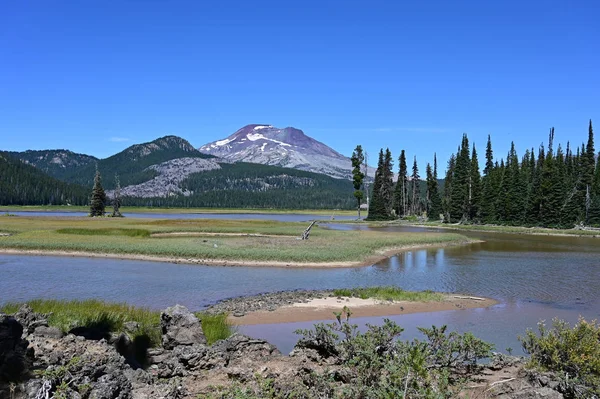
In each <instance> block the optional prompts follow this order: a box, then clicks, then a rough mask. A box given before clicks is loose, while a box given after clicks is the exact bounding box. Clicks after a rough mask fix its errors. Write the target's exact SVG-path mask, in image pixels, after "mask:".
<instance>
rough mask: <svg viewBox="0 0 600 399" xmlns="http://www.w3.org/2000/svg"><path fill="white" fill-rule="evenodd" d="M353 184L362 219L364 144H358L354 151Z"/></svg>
mask: <svg viewBox="0 0 600 399" xmlns="http://www.w3.org/2000/svg"><path fill="white" fill-rule="evenodd" d="M350 159H351V160H352V184H353V185H354V198H356V202H357V209H358V218H359V219H360V204H361V201H362V199H363V192H362V190H361V188H362V185H363V180H364V178H365V174H364V173H363V172H362V169H361V168H362V164H363V162H364V160H365V155H364V153H363V149H362V146H360V145H357V146H356V149H355V150H354V151H353V152H352V158H350Z"/></svg>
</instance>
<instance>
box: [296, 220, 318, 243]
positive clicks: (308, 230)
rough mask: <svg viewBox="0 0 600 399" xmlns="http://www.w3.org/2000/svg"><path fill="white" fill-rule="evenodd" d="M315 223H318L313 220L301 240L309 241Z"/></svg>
mask: <svg viewBox="0 0 600 399" xmlns="http://www.w3.org/2000/svg"><path fill="white" fill-rule="evenodd" d="M315 223H317V221H316V220H313V221H312V223H311V224H310V226H308V227H307V228H306V230H304V233H302V236H300V238H301V239H303V240H308V236H309V235H310V229H312V227H313V226H314V224H315Z"/></svg>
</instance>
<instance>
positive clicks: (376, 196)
mask: <svg viewBox="0 0 600 399" xmlns="http://www.w3.org/2000/svg"><path fill="white" fill-rule="evenodd" d="M384 168H385V159H384V155H383V148H382V149H381V150H380V151H379V161H378V162H377V170H376V171H375V180H374V182H373V195H372V196H371V202H370V203H369V215H368V216H367V220H388V219H389V218H390V215H388V214H387V211H386V206H385V203H384V200H383V197H382V194H381V190H382V186H383V175H384Z"/></svg>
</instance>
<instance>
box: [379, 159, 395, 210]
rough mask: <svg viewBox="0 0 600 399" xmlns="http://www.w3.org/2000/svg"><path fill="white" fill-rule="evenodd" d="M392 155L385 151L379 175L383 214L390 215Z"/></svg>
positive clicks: (392, 190)
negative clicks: (383, 207)
mask: <svg viewBox="0 0 600 399" xmlns="http://www.w3.org/2000/svg"><path fill="white" fill-rule="evenodd" d="M392 168H393V164H392V153H391V152H390V149H389V148H386V149H385V155H384V159H383V171H382V175H381V179H382V180H381V198H382V199H383V204H384V206H385V213H386V214H387V215H388V216H391V215H392V207H393V194H394V172H393V170H392Z"/></svg>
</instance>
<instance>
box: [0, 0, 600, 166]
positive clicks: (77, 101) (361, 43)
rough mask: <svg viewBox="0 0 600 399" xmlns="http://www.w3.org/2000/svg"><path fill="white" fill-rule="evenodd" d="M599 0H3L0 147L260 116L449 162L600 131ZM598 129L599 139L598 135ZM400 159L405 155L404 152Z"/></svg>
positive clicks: (90, 148) (93, 140)
mask: <svg viewBox="0 0 600 399" xmlns="http://www.w3.org/2000/svg"><path fill="white" fill-rule="evenodd" d="M598 16H600V2H598V1H594V0H589V1H586V0H581V1H571V2H566V1H553V0H545V1H537V0H535V1H523V0H521V1H512V0H506V1H481V0H477V1H461V0H453V1H448V0H438V1H410V2H409V1H369V2H367V1H353V0H344V1H324V0H321V1H312V0H305V1H260V0H256V1H226V0H224V1H167V0H129V1H126V0H124V1H113V2H106V1H103V2H100V1H85V2H78V1H60V0H57V1H52V2H50V1H46V0H39V1H34V0H32V1H4V2H2V5H1V6H0V149H4V150H25V149H46V148H68V149H71V150H73V151H76V152H83V153H87V154H91V155H95V156H99V157H106V156H109V155H111V154H113V153H115V152H118V151H120V150H122V149H124V148H126V147H127V146H129V145H131V144H135V143H139V142H144V141H150V140H153V139H155V138H157V137H160V136H164V135H167V134H175V135H179V136H182V137H184V138H186V139H188V140H189V141H190V142H191V143H192V144H194V145H195V146H196V147H199V146H201V145H202V144H205V143H207V142H210V141H213V140H216V139H220V138H223V137H226V136H228V135H230V134H231V133H233V132H234V131H235V130H237V129H238V128H240V127H241V126H243V125H246V124H249V123H264V124H272V125H275V126H278V127H285V126H294V127H297V128H300V129H303V130H304V131H305V133H307V134H308V135H310V136H312V137H314V138H316V139H318V140H320V141H322V142H324V143H326V144H328V145H330V146H331V147H333V148H335V149H336V150H338V151H340V152H342V153H344V154H347V155H350V154H351V152H352V149H353V148H354V147H355V146H356V145H357V144H362V145H363V147H365V148H366V149H367V151H368V152H369V153H370V154H371V156H372V158H373V159H374V158H375V156H376V153H377V152H378V150H379V148H380V147H389V148H390V149H391V151H392V154H393V155H394V157H395V158H397V156H398V155H399V152H400V150H401V149H406V151H407V154H408V155H409V157H411V158H412V156H414V155H416V156H417V158H418V160H419V164H420V166H421V168H422V174H424V164H425V162H427V161H431V159H432V157H433V152H437V153H438V160H439V163H440V165H441V166H444V165H445V162H446V161H447V159H448V157H449V154H450V153H451V152H452V151H455V150H456V147H457V146H458V144H459V143H460V139H461V135H462V133H463V132H466V133H467V134H468V135H469V138H470V139H471V140H472V141H475V142H476V144H477V145H478V150H479V153H480V156H483V152H484V145H485V140H486V137H487V134H491V135H492V140H493V143H494V147H495V150H496V155H498V156H504V155H505V154H506V152H507V151H508V148H509V145H510V141H511V140H514V141H515V143H516V145H517V150H518V151H519V154H522V153H523V151H524V150H525V148H526V147H532V146H535V147H536V148H537V146H538V145H539V144H540V143H541V142H542V141H545V140H546V138H547V134H548V129H549V128H550V127H551V126H554V127H555V128H556V139H557V141H559V142H562V143H565V142H566V141H567V140H571V141H572V142H576V143H581V142H582V141H584V140H585V139H586V138H587V124H588V120H589V119H590V118H591V119H592V120H594V121H597V126H598V128H597V129H596V130H597V131H598V132H600V90H599V89H600V72H598V71H600V21H599V20H598ZM598 137H600V135H599V136H598ZM597 142H598V143H599V147H600V140H597ZM396 164H397V162H396Z"/></svg>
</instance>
